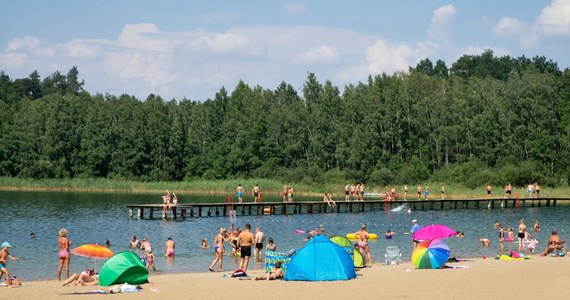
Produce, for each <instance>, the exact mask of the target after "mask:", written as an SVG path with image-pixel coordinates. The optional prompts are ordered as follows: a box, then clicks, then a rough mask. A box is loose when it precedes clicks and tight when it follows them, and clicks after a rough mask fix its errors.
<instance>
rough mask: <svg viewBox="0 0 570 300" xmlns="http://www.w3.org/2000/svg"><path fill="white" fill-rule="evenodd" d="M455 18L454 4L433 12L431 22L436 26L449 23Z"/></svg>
mask: <svg viewBox="0 0 570 300" xmlns="http://www.w3.org/2000/svg"><path fill="white" fill-rule="evenodd" d="M453 16H455V6H453V5H452V4H448V5H444V6H442V7H439V8H438V9H436V10H435V11H434V12H433V16H432V17H431V22H432V23H434V24H442V23H448V22H449V21H450V20H451V19H452V18H453Z"/></svg>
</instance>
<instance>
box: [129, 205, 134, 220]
mask: <svg viewBox="0 0 570 300" xmlns="http://www.w3.org/2000/svg"><path fill="white" fill-rule="evenodd" d="M132 217H133V208H132V207H129V218H132Z"/></svg>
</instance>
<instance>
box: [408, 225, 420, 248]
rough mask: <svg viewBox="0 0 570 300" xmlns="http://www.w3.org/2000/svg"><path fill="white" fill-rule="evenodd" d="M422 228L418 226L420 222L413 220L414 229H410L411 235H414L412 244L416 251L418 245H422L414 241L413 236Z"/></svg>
mask: <svg viewBox="0 0 570 300" xmlns="http://www.w3.org/2000/svg"><path fill="white" fill-rule="evenodd" d="M421 228H422V227H421V226H420V225H418V220H416V219H413V220H412V229H410V234H411V235H412V243H413V245H414V249H416V247H417V246H418V244H419V243H420V241H418V240H416V239H414V237H413V235H414V233H416V232H417V231H418V230H420V229H421Z"/></svg>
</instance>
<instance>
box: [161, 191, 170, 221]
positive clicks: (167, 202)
mask: <svg viewBox="0 0 570 300" xmlns="http://www.w3.org/2000/svg"><path fill="white" fill-rule="evenodd" d="M169 209H170V192H169V191H166V195H164V196H162V217H163V218H164V217H165V216H166V212H167V211H168V210H169Z"/></svg>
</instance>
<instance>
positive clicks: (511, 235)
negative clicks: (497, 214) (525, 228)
mask: <svg viewBox="0 0 570 300" xmlns="http://www.w3.org/2000/svg"><path fill="white" fill-rule="evenodd" d="M514 241H515V232H514V230H513V228H512V227H509V229H507V237H506V238H505V242H514Z"/></svg>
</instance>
